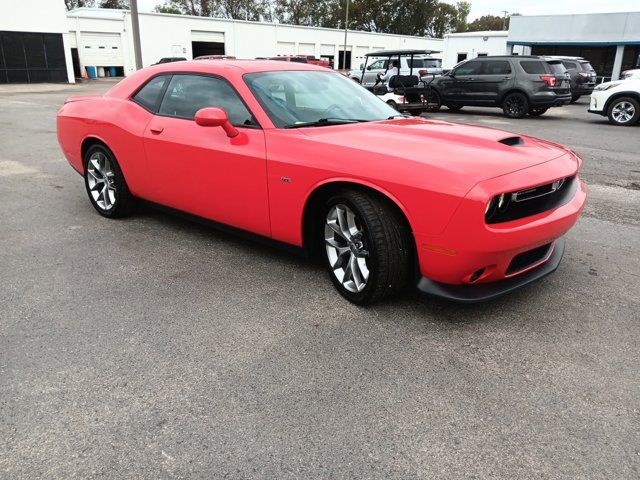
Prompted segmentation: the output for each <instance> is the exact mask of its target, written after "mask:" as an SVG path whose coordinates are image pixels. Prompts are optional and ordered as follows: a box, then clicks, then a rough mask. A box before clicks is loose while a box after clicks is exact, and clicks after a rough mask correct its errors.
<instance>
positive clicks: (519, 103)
mask: <svg viewBox="0 0 640 480" xmlns="http://www.w3.org/2000/svg"><path fill="white" fill-rule="evenodd" d="M502 110H503V111H504V114H505V116H506V117H509V118H522V117H524V116H525V115H526V114H527V113H529V100H527V96H526V95H525V94H523V93H518V92H514V93H510V94H509V95H507V96H506V97H505V99H504V100H503V102H502Z"/></svg>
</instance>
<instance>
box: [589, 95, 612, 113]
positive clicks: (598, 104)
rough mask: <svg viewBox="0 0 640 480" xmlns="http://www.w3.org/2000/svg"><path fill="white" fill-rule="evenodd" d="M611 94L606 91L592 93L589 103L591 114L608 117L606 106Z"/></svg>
mask: <svg viewBox="0 0 640 480" xmlns="http://www.w3.org/2000/svg"><path fill="white" fill-rule="evenodd" d="M608 98H609V94H608V93H607V91H606V90H594V91H593V92H592V93H591V100H590V101H589V109H588V112H589V113H595V114H597V115H606V114H607V112H606V111H605V108H604V107H605V105H606V103H607V99H608Z"/></svg>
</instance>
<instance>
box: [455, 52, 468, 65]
mask: <svg viewBox="0 0 640 480" xmlns="http://www.w3.org/2000/svg"><path fill="white" fill-rule="evenodd" d="M466 59H467V54H466V53H458V61H457V62H456V63H460V62H464V61H465V60H466Z"/></svg>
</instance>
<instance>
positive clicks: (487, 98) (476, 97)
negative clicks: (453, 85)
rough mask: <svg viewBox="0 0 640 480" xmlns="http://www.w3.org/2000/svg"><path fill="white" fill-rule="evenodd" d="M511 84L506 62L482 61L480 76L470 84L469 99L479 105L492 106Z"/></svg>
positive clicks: (508, 66) (511, 76)
mask: <svg viewBox="0 0 640 480" xmlns="http://www.w3.org/2000/svg"><path fill="white" fill-rule="evenodd" d="M512 83H513V72H512V70H511V63H510V62H509V61H508V60H497V59H496V60H483V61H482V70H481V71H480V75H477V76H476V77H475V80H474V81H473V82H471V83H470V98H471V99H472V100H473V101H474V102H477V103H478V104H479V105H494V104H496V102H497V101H498V98H500V96H501V93H502V92H504V91H506V89H508V88H509V87H510V86H511V85H512Z"/></svg>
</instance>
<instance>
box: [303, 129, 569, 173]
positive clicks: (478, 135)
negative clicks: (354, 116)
mask: <svg viewBox="0 0 640 480" xmlns="http://www.w3.org/2000/svg"><path fill="white" fill-rule="evenodd" d="M300 131H303V132H304V134H305V135H307V136H309V137H311V138H312V139H313V140H314V141H317V142H322V143H326V144H330V145H332V146H343V147H345V148H347V149H355V150H359V151H361V152H362V151H364V152H366V153H367V154H368V155H371V154H374V155H376V158H377V159H385V158H386V159H387V160H388V161H405V162H406V161H409V162H413V163H415V164H417V165H423V164H426V165H429V166H430V167H434V168H436V169H439V170H446V171H449V172H451V173H454V174H457V175H460V176H463V177H466V178H467V179H468V180H469V181H470V182H471V183H477V182H480V181H483V180H488V179H490V178H494V177H497V176H500V175H505V174H508V173H511V172H515V171H517V170H521V169H524V168H529V167H532V166H534V165H537V164H540V163H544V162H548V161H549V160H552V159H554V158H558V157H559V156H562V155H564V154H566V153H567V152H568V151H567V150H566V149H565V148H564V147H561V146H560V145H557V144H554V143H551V142H547V141H544V140H540V139H536V138H532V137H526V136H522V135H517V134H513V133H510V132H505V131H502V130H496V129H493V128H487V127H477V126H472V125H466V124H460V123H450V122H442V121H435V120H428V119H425V118H407V119H397V120H388V121H381V122H371V123H359V124H348V125H339V126H331V127H317V128H305V129H301V130H300Z"/></svg>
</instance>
